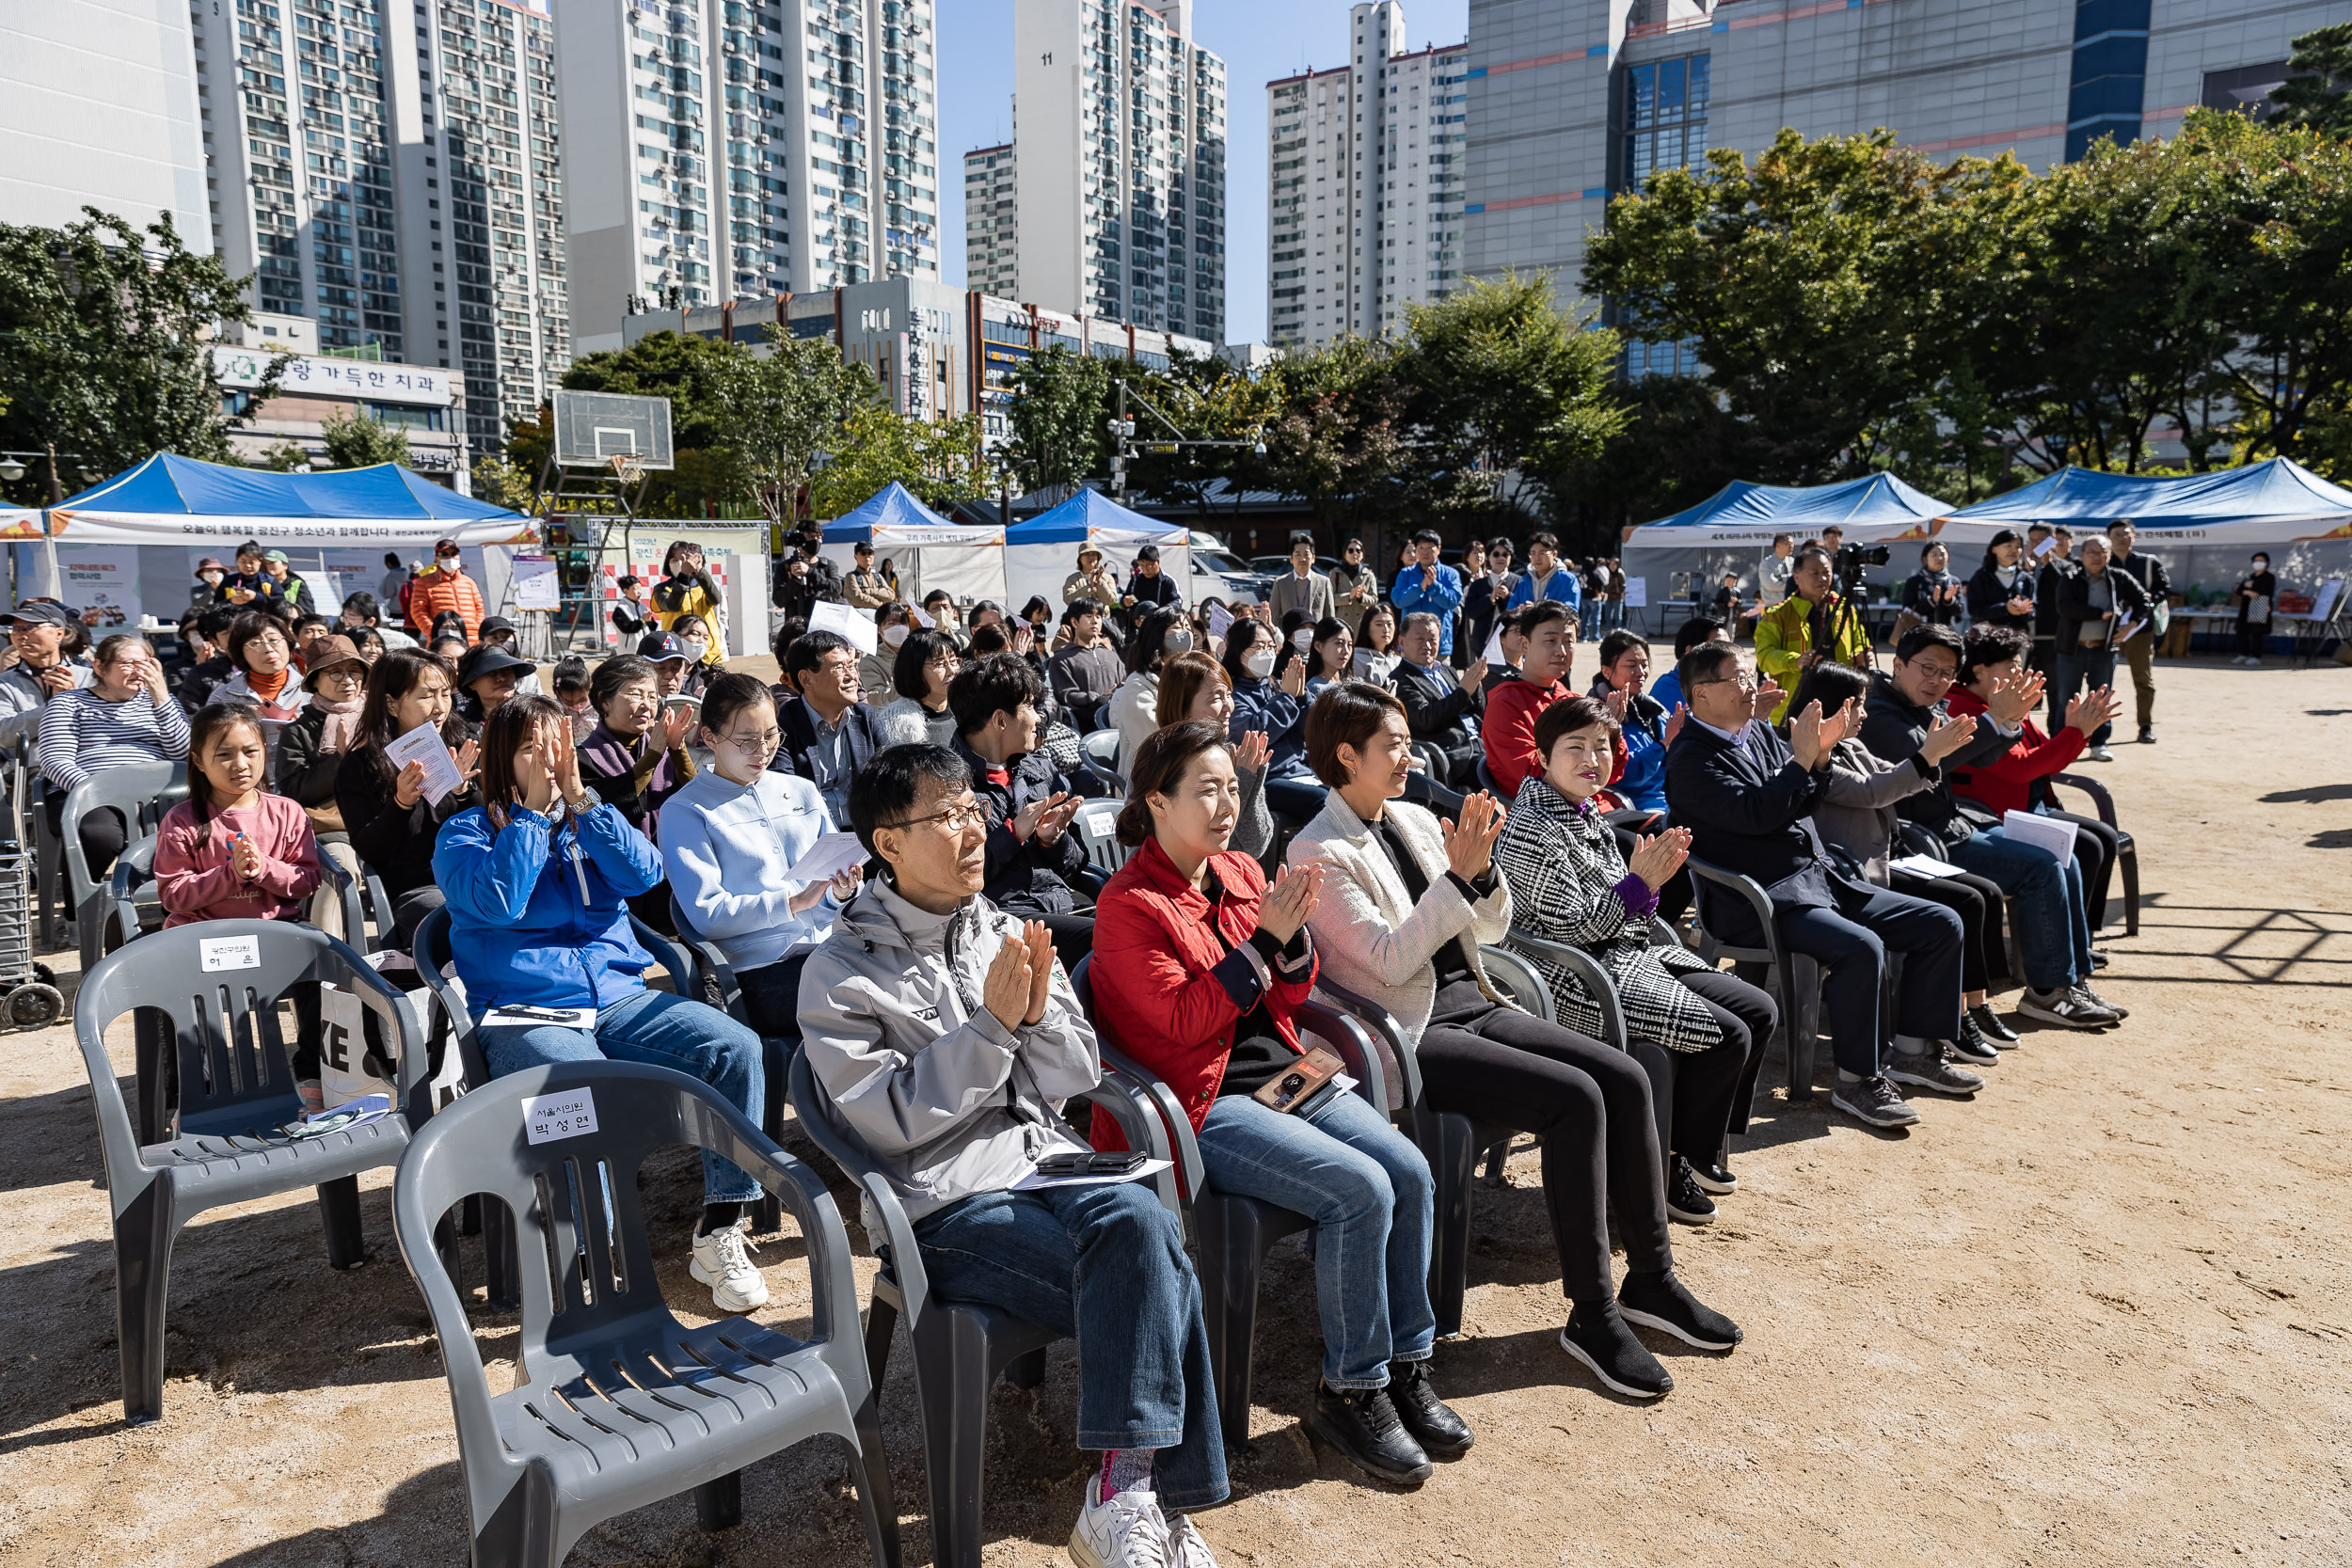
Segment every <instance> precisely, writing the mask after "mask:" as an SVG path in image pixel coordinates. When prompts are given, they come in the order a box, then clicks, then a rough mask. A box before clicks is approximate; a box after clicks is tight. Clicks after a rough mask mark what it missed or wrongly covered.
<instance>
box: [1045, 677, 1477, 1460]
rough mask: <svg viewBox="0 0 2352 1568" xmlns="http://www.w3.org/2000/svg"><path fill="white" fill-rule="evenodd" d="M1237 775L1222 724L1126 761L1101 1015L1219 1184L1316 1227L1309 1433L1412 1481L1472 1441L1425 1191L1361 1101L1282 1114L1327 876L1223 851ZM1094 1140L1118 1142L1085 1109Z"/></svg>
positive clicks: (1103, 940) (1168, 738)
mask: <svg viewBox="0 0 2352 1568" xmlns="http://www.w3.org/2000/svg"><path fill="white" fill-rule="evenodd" d="M1240 815H1241V783H1240V780H1239V779H1238V778H1237V777H1236V776H1235V775H1234V772H1233V758H1232V752H1231V750H1230V749H1229V747H1228V744H1227V741H1226V737H1225V735H1224V732H1222V731H1221V730H1219V729H1218V728H1217V727H1216V725H1214V724H1205V723H1197V722H1196V723H1184V724H1171V725H1169V726H1168V727H1167V728H1166V729H1162V730H1157V731H1154V732H1153V733H1152V736H1150V737H1149V738H1147V739H1146V740H1145V741H1144V742H1143V744H1142V746H1141V747H1139V748H1138V749H1137V750H1136V757H1135V763H1134V767H1133V768H1132V770H1131V774H1130V787H1129V791H1128V795H1127V803H1126V805H1125V806H1124V807H1123V808H1121V809H1120V814H1119V839H1120V843H1122V844H1126V845H1131V846H1133V847H1135V848H1136V854H1135V855H1134V857H1133V858H1132V859H1130V860H1129V861H1128V862H1127V863H1126V864H1125V865H1123V866H1121V867H1120V870H1119V874H1118V875H1117V876H1115V877H1113V878H1112V879H1111V880H1110V885H1109V886H1108V887H1106V888H1104V891H1103V896H1102V897H1101V898H1100V899H1098V900H1097V901H1096V916H1095V919H1096V924H1095V927H1094V965H1093V969H1092V972H1091V973H1092V975H1093V992H1094V1022H1095V1024H1096V1026H1097V1027H1098V1028H1100V1029H1101V1030H1102V1031H1103V1035H1104V1038H1105V1039H1106V1040H1108V1041H1110V1042H1111V1043H1113V1044H1115V1045H1117V1046H1119V1047H1120V1048H1121V1049H1122V1050H1124V1051H1125V1052H1126V1053H1128V1054H1129V1055H1131V1056H1133V1057H1134V1058H1135V1059H1136V1061H1138V1062H1140V1063H1141V1064H1142V1065H1143V1066H1144V1067H1146V1068H1148V1069H1151V1070H1152V1071H1153V1072H1154V1073H1157V1074H1158V1075H1159V1076H1160V1077H1161V1078H1162V1079H1163V1080H1165V1081H1166V1082H1167V1083H1168V1085H1169V1086H1170V1087H1171V1088H1172V1089H1174V1090H1175V1092H1176V1095H1177V1098H1178V1099H1179V1100H1180V1101H1183V1103H1184V1110H1185V1113H1186V1114H1187V1116H1188V1117H1190V1118H1191V1121H1192V1127H1193V1132H1194V1134H1195V1136H1196V1137H1197V1138H1198V1139H1199V1140H1200V1159H1201V1164H1203V1166H1204V1167H1205V1169H1206V1172H1207V1175H1208V1179H1209V1180H1210V1182H1211V1183H1212V1184H1213V1185H1215V1186H1216V1188H1217V1190H1218V1191H1220V1192H1224V1193H1231V1194H1236V1195H1241V1196H1249V1197H1255V1198H1262V1199H1264V1200H1265V1201H1267V1202H1270V1203H1277V1204H1279V1205H1281V1206H1282V1207H1283V1208H1285V1209H1291V1210H1295V1211H1296V1212H1299V1213H1302V1214H1307V1215H1310V1216H1311V1217H1312V1218H1313V1220H1314V1222H1315V1225H1316V1234H1315V1303H1316V1307H1317V1308H1318V1310H1319V1312H1320V1314H1321V1317H1322V1320H1323V1343H1324V1354H1323V1382H1322V1384H1321V1386H1319V1387H1318V1388H1317V1389H1316V1391H1315V1407H1314V1414H1313V1416H1312V1417H1311V1425H1312V1426H1313V1427H1314V1429H1315V1431H1316V1432H1318V1433H1322V1434H1323V1436H1324V1438H1325V1439H1326V1440H1327V1441H1328V1442H1330V1443H1331V1444H1332V1445H1333V1446H1334V1447H1336V1448H1338V1449H1341V1450H1342V1451H1343V1452H1345V1453H1346V1454H1347V1455H1348V1456H1349V1457H1351V1458H1352V1459H1354V1460H1355V1461H1356V1462H1357V1463H1358V1464H1359V1465H1362V1466H1363V1467H1364V1468H1365V1469H1366V1470H1368V1471H1370V1472H1371V1473H1372V1474H1374V1475H1375V1476H1377V1477H1379V1478H1381V1479H1382V1480H1386V1481H1400V1482H1410V1481H1422V1480H1424V1479H1426V1478H1427V1477H1428V1475H1429V1474H1430V1471H1431V1465H1430V1463H1429V1462H1430V1459H1431V1457H1432V1456H1435V1457H1437V1458H1440V1459H1454V1458H1459V1457H1460V1456H1461V1455H1463V1454H1465V1453H1467V1452H1469V1451H1470V1442H1471V1438H1470V1428H1469V1427H1468V1426H1467V1425H1465V1424H1464V1423H1463V1421H1462V1419H1461V1418H1460V1417H1458V1416H1456V1415H1454V1412H1453V1411H1451V1410H1449V1409H1447V1408H1446V1407H1445V1405H1444V1404H1443V1403H1442V1402H1440V1401H1439V1400H1438V1396H1437V1395H1436V1393H1435V1392H1433V1391H1432V1390H1431V1388H1430V1386H1429V1370H1428V1369H1429V1349H1430V1346H1431V1344H1432V1343H1433V1342H1434V1340H1435V1338H1436V1336H1437V1319H1436V1316H1435V1314H1434V1313H1433V1312H1432V1311H1431V1309H1430V1306H1429V1243H1430V1235H1431V1224H1432V1213H1431V1209H1432V1199H1433V1196H1434V1191H1435V1183H1434V1182H1433V1181H1432V1180H1431V1178H1430V1174H1429V1164H1428V1162H1427V1161H1426V1160H1424V1159H1423V1158H1422V1153H1421V1150H1420V1149H1418V1148H1414V1146H1413V1144H1412V1142H1411V1140H1410V1139H1408V1138H1406V1137H1405V1135H1404V1134H1402V1133H1400V1132H1397V1131H1396V1129H1395V1128H1393V1127H1391V1126H1390V1125H1389V1121H1388V1118H1387V1117H1384V1116H1383V1115H1382V1114H1381V1113H1380V1112H1378V1111H1376V1110H1375V1109H1373V1107H1372V1106H1370V1105H1368V1104H1366V1103H1365V1102H1364V1101H1363V1100H1362V1098H1361V1097H1359V1096H1358V1095H1356V1094H1354V1093H1352V1092H1350V1091H1349V1090H1347V1089H1345V1088H1343V1087H1341V1086H1339V1085H1336V1084H1333V1085H1326V1086H1325V1087H1324V1088H1322V1089H1321V1090H1318V1091H1317V1092H1315V1093H1314V1094H1311V1095H1309V1096H1307V1097H1305V1098H1303V1099H1298V1100H1295V1101H1294V1102H1292V1103H1289V1104H1286V1105H1285V1107H1284V1108H1283V1109H1280V1110H1277V1109H1275V1108H1273V1107H1272V1106H1270V1105H1268V1104H1267V1103H1266V1102H1265V1101H1262V1100H1260V1099H1259V1098H1257V1091H1258V1090H1260V1089H1262V1088H1266V1087H1268V1086H1270V1085H1277V1084H1279V1083H1280V1082H1281V1081H1282V1079H1283V1078H1284V1077H1285V1075H1286V1074H1287V1073H1288V1072H1289V1071H1290V1069H1292V1068H1293V1067H1294V1066H1295V1065H1296V1063H1297V1061H1298V1059H1299V1055H1300V1047H1299V1043H1298V1029H1297V1026H1296V1025H1295V1024H1294V1023H1293V1022H1291V1009H1292V1008H1293V1007H1295V1006H1297V1004H1299V1003H1300V1002H1302V1001H1304V1000H1305V999H1306V997H1307V993H1308V992H1309V991H1310V990H1312V989H1313V987H1314V979H1315V955H1314V947H1313V944H1312V942H1311V940H1310V939H1309V937H1308V935H1307V916H1308V914H1309V913H1310V912H1311V911H1312V910H1313V909H1314V906H1315V899H1316V896H1317V894H1318V892H1319V890H1320V886H1321V881H1322V876H1321V873H1320V872H1319V871H1316V870H1313V869H1309V870H1305V871H1290V872H1286V873H1284V874H1283V876H1282V879H1280V880H1279V881H1278V882H1276V883H1275V884H1274V886H1273V887H1272V888H1271V889H1268V888H1267V886H1266V884H1265V876H1264V873H1263V872H1262V871H1260V870H1259V868H1258V863H1257V862H1255V861H1253V860H1251V859H1250V858H1249V857H1248V856H1247V855H1244V854H1240V853H1237V852H1235V851H1233V850H1231V849H1229V848H1227V847H1226V846H1227V844H1228V842H1229V841H1230V840H1231V839H1232V833H1233V826H1234V823H1235V822H1236V821H1237V820H1238V819H1239V818H1240ZM1094 1137H1095V1143H1096V1144H1097V1146H1098V1147H1102V1148H1117V1147H1119V1139H1118V1132H1117V1129H1116V1128H1115V1127H1114V1126H1112V1125H1111V1124H1109V1123H1108V1122H1107V1120H1106V1119H1105V1118H1104V1117H1102V1116H1101V1114H1100V1113H1097V1115H1096V1118H1095V1126H1094Z"/></svg>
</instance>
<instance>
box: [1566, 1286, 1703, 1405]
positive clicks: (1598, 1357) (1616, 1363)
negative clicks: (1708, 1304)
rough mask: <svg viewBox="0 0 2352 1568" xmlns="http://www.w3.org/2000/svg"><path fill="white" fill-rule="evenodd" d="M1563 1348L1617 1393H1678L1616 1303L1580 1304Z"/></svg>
mask: <svg viewBox="0 0 2352 1568" xmlns="http://www.w3.org/2000/svg"><path fill="white" fill-rule="evenodd" d="M1670 1332H1671V1331H1670ZM1735 1332H1737V1331H1736V1330H1735ZM1560 1348H1561V1349H1562V1350H1565V1351H1566V1352H1567V1353H1568V1354H1570V1355H1573V1356H1575V1357H1576V1358H1577V1359H1578V1360H1579V1361H1581V1362H1583V1363H1584V1365H1585V1367H1586V1368H1587V1369H1589V1370H1591V1372H1592V1374H1593V1375H1594V1376H1595V1377H1597V1378H1598V1379H1600V1382H1601V1386H1602V1387H1604V1388H1607V1389H1608V1390H1609V1391H1610V1392H1611V1393H1613V1394H1623V1395H1624V1396H1625V1397H1626V1398H1628V1399H1629V1400H1661V1399H1664V1398H1665V1397H1666V1396H1667V1395H1668V1394H1670V1393H1672V1392H1674V1386H1675V1380H1674V1379H1673V1378H1672V1377H1670V1376H1668V1375H1667V1372H1666V1369H1665V1368H1663V1367H1661V1366H1660V1365H1659V1364H1658V1357H1656V1356H1654V1355H1652V1354H1650V1353H1649V1347H1648V1346H1647V1345H1645V1344H1644V1343H1642V1341H1641V1340H1639V1339H1637V1338H1634V1337H1633V1330H1632V1329H1630V1328H1629V1327H1627V1326H1626V1321H1625V1318H1624V1317H1623V1316H1622V1315H1621V1314H1620V1313H1619V1311H1618V1309H1617V1304H1616V1303H1615V1302H1609V1303H1607V1304H1606V1305H1604V1306H1600V1307H1587V1306H1585V1305H1584V1304H1583V1303H1581V1302H1580V1303H1578V1304H1577V1306H1576V1307H1575V1308H1574V1309H1573V1310H1572V1311H1570V1312H1569V1313H1568V1323H1567V1326H1566V1327H1565V1328H1563V1329H1562V1330H1561V1331H1560Z"/></svg>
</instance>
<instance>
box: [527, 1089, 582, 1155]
mask: <svg viewBox="0 0 2352 1568" xmlns="http://www.w3.org/2000/svg"><path fill="white" fill-rule="evenodd" d="M595 1131H596V1096H595V1094H594V1093H593V1092H592V1091H590V1090H588V1089H567V1090H565V1091H564V1093H562V1094H543V1095H537V1096H534V1097H533V1098H532V1099H530V1100H526V1101H523V1139H524V1141H525V1142H527V1143H534V1144H549V1143H554V1142H555V1141H556V1140H557V1139H559V1138H579V1137H585V1136H586V1135H587V1134H589V1133H591V1132H595Z"/></svg>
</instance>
